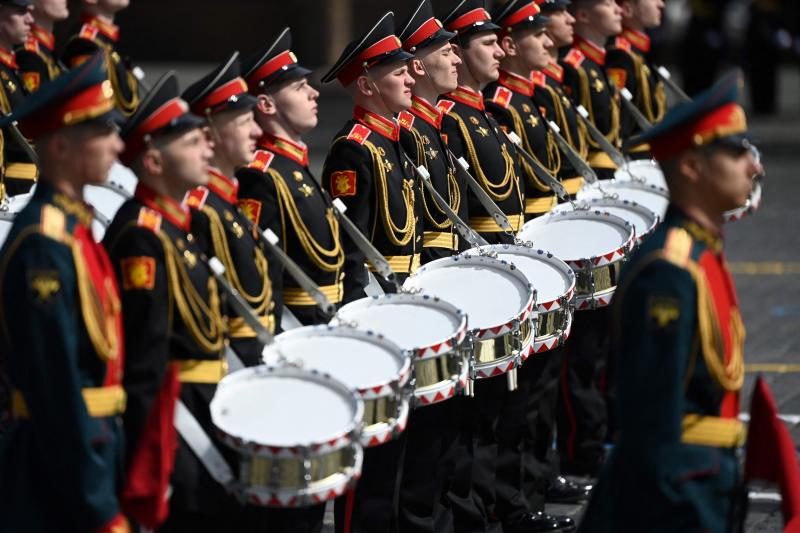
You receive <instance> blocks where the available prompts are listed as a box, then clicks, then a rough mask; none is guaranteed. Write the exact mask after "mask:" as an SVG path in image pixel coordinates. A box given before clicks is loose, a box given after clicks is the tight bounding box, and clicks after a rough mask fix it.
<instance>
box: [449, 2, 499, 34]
mask: <svg viewBox="0 0 800 533" xmlns="http://www.w3.org/2000/svg"><path fill="white" fill-rule="evenodd" d="M487 20H492V17H491V16H490V15H489V12H488V11H486V10H485V9H483V8H482V7H479V8H476V9H473V10H472V11H467V12H466V13H464V14H463V15H461V16H460V17H458V18H457V19H455V20H453V21H451V22H450V23H449V24H448V25H447V26H445V29H446V30H447V31H454V32H458V31H460V30H463V29H465V28H469V27H470V26H472V25H473V24H475V23H476V22H485V21H487Z"/></svg>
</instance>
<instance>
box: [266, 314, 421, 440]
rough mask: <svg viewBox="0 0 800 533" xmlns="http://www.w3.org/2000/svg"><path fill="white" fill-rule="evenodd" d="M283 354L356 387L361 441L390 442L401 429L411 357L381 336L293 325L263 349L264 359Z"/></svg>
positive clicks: (272, 359) (354, 330)
mask: <svg viewBox="0 0 800 533" xmlns="http://www.w3.org/2000/svg"><path fill="white" fill-rule="evenodd" d="M281 358H286V359H288V360H289V361H292V362H293V363H296V364H300V365H302V366H303V367H305V368H313V369H316V370H319V371H320V372H325V373H328V374H330V375H332V376H333V377H334V378H336V379H338V380H340V381H342V382H343V383H345V384H346V385H347V386H349V387H351V388H354V389H356V390H357V391H358V394H359V396H360V397H361V399H362V400H363V401H364V430H363V431H362V434H361V443H362V444H363V445H364V446H367V447H371V446H378V445H380V444H383V443H385V442H389V441H390V440H392V439H393V438H394V437H396V436H397V435H399V434H400V433H402V432H403V430H405V428H406V422H408V408H409V402H408V400H409V396H410V391H409V390H408V384H409V378H410V376H411V361H410V358H409V357H408V355H406V354H405V352H403V350H402V349H401V348H400V347H399V346H397V345H396V344H394V343H393V342H391V341H389V340H388V339H386V338H384V337H383V335H380V334H378V333H374V332H372V331H359V330H357V329H353V328H348V327H333V326H306V327H303V328H296V329H293V330H291V331H286V332H284V333H281V334H280V335H278V336H277V337H275V342H274V343H272V344H269V345H267V346H266V347H265V348H264V360H265V361H266V362H267V363H268V364H269V363H271V362H273V361H276V360H280V359H281Z"/></svg>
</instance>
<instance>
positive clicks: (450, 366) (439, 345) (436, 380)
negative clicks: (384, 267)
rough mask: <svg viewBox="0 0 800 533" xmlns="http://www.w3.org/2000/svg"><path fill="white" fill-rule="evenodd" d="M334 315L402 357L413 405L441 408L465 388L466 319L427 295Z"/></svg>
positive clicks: (383, 299) (397, 297) (363, 303)
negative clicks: (407, 362)
mask: <svg viewBox="0 0 800 533" xmlns="http://www.w3.org/2000/svg"><path fill="white" fill-rule="evenodd" d="M337 315H338V318H339V319H342V320H345V321H350V322H353V326H354V327H357V328H359V329H363V330H372V331H377V332H379V333H381V334H383V335H384V336H385V337H386V338H387V339H389V340H391V341H392V342H394V343H395V344H397V345H398V346H400V347H401V348H403V349H404V350H406V352H408V354H409V355H410V356H411V360H412V362H413V365H414V377H415V379H414V398H415V405H417V406H426V405H432V404H435V403H439V402H443V401H445V400H448V399H450V398H452V397H453V396H455V394H456V393H458V392H460V391H461V390H463V388H464V387H465V385H466V381H467V371H468V370H469V364H468V362H469V361H468V355H469V352H468V350H467V348H466V347H465V346H464V339H465V337H466V335H467V316H466V315H465V314H464V312H463V311H461V310H460V309H458V308H456V307H455V306H454V305H452V304H449V303H447V302H445V301H442V300H440V299H439V298H437V297H435V296H430V295H427V294H407V293H400V294H386V295H383V296H376V297H373V298H362V299H361V300H357V301H355V302H352V303H349V304H347V305H345V306H344V307H342V308H341V309H339V312H338V313H337ZM335 320H336V319H334V321H335Z"/></svg>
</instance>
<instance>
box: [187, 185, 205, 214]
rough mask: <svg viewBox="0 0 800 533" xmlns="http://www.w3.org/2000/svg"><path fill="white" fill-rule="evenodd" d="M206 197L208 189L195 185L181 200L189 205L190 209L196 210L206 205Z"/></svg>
mask: <svg viewBox="0 0 800 533" xmlns="http://www.w3.org/2000/svg"><path fill="white" fill-rule="evenodd" d="M207 199H208V189H206V188H205V187H195V188H194V189H192V190H191V191H189V192H187V193H186V196H185V197H184V199H183V201H184V203H185V204H186V205H187V206H189V207H191V208H192V209H197V210H198V211H199V210H201V209H203V206H205V205H206V200H207Z"/></svg>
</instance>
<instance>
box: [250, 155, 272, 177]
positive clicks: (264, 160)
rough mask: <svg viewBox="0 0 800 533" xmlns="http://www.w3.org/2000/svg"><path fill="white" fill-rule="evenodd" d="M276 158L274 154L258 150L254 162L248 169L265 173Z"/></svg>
mask: <svg viewBox="0 0 800 533" xmlns="http://www.w3.org/2000/svg"><path fill="white" fill-rule="evenodd" d="M274 158H275V154H273V153H272V152H268V151H266V150H256V153H255V156H253V161H251V162H250V164H249V165H247V168H252V169H255V170H260V171H261V172H264V171H265V170H267V169H268V168H269V166H270V165H271V164H272V160H273V159H274Z"/></svg>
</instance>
